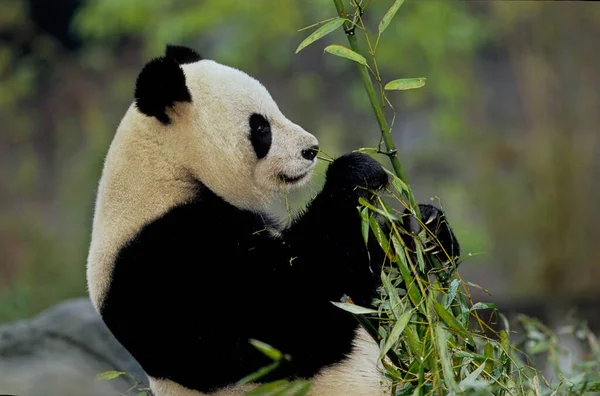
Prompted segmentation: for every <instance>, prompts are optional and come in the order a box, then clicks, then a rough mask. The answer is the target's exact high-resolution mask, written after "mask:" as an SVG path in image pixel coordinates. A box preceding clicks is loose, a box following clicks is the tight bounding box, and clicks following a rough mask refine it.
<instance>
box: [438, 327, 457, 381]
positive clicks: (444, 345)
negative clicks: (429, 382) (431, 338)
mask: <svg viewBox="0 0 600 396" xmlns="http://www.w3.org/2000/svg"><path fill="white" fill-rule="evenodd" d="M434 332H435V345H436V347H437V350H438V356H439V358H440V363H441V364H442V372H443V373H444V382H445V383H446V385H447V386H448V388H450V390H451V391H453V392H456V393H461V390H460V388H459V387H458V384H457V383H456V379H455V378H454V370H453V369H452V360H451V359H450V356H449V354H448V338H447V336H446V330H444V328H443V327H442V325H441V324H440V322H437V323H436V324H435V328H434Z"/></svg>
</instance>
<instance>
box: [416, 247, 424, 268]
mask: <svg viewBox="0 0 600 396" xmlns="http://www.w3.org/2000/svg"><path fill="white" fill-rule="evenodd" d="M415 242H416V241H415ZM415 250H416V252H417V263H418V264H419V270H420V271H421V272H422V273H425V258H424V257H423V248H422V247H421V244H420V243H419V242H416V243H415Z"/></svg>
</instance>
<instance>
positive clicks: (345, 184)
mask: <svg viewBox="0 0 600 396" xmlns="http://www.w3.org/2000/svg"><path fill="white" fill-rule="evenodd" d="M388 182H389V178H388V175H387V173H386V172H385V170H383V167H382V166H381V165H380V164H379V162H377V161H376V160H375V159H373V158H371V157H369V156H368V155H366V154H362V153H358V152H351V153H347V154H344V155H342V156H341V157H339V158H337V159H335V160H334V161H333V162H332V163H331V165H329V168H328V169H327V172H326V175H325V186H324V189H325V190H326V191H328V192H329V193H331V194H335V195H339V196H341V197H343V198H350V199H354V200H357V199H358V198H359V197H363V198H366V199H369V198H370V197H371V196H372V195H373V194H372V192H373V191H374V192H377V191H379V190H381V189H383V188H384V187H386V186H387V185H388Z"/></svg>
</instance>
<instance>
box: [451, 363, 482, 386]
mask: <svg viewBox="0 0 600 396" xmlns="http://www.w3.org/2000/svg"><path fill="white" fill-rule="evenodd" d="M484 368H485V365H484V364H482V365H480V366H479V367H478V368H477V370H475V371H473V372H472V373H471V374H469V375H467V376H466V377H465V378H464V379H463V380H462V381H460V384H458V387H459V388H460V390H462V391H465V390H467V389H483V388H485V386H487V385H488V384H487V382H486V381H482V380H481V378H480V376H481V373H482V372H483V369H484Z"/></svg>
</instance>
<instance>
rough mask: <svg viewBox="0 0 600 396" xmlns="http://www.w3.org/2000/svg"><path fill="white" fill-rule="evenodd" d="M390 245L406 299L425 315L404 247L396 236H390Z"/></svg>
mask: <svg viewBox="0 0 600 396" xmlns="http://www.w3.org/2000/svg"><path fill="white" fill-rule="evenodd" d="M392 244H393V245H394V250H395V251H396V264H397V265H398V269H399V270H400V274H401V275H402V279H403V280H404V285H405V287H406V288H407V290H406V293H407V294H408V298H409V299H410V301H411V302H412V303H413V305H414V306H415V307H416V308H417V309H418V310H419V311H420V312H421V313H422V314H423V315H425V314H426V313H425V310H424V308H423V305H422V304H421V292H419V288H418V287H417V284H416V282H415V279H414V278H413V275H412V271H411V270H410V268H409V264H408V260H407V257H406V254H405V252H404V246H403V245H402V243H401V242H400V240H399V239H398V237H397V236H396V235H392Z"/></svg>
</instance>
